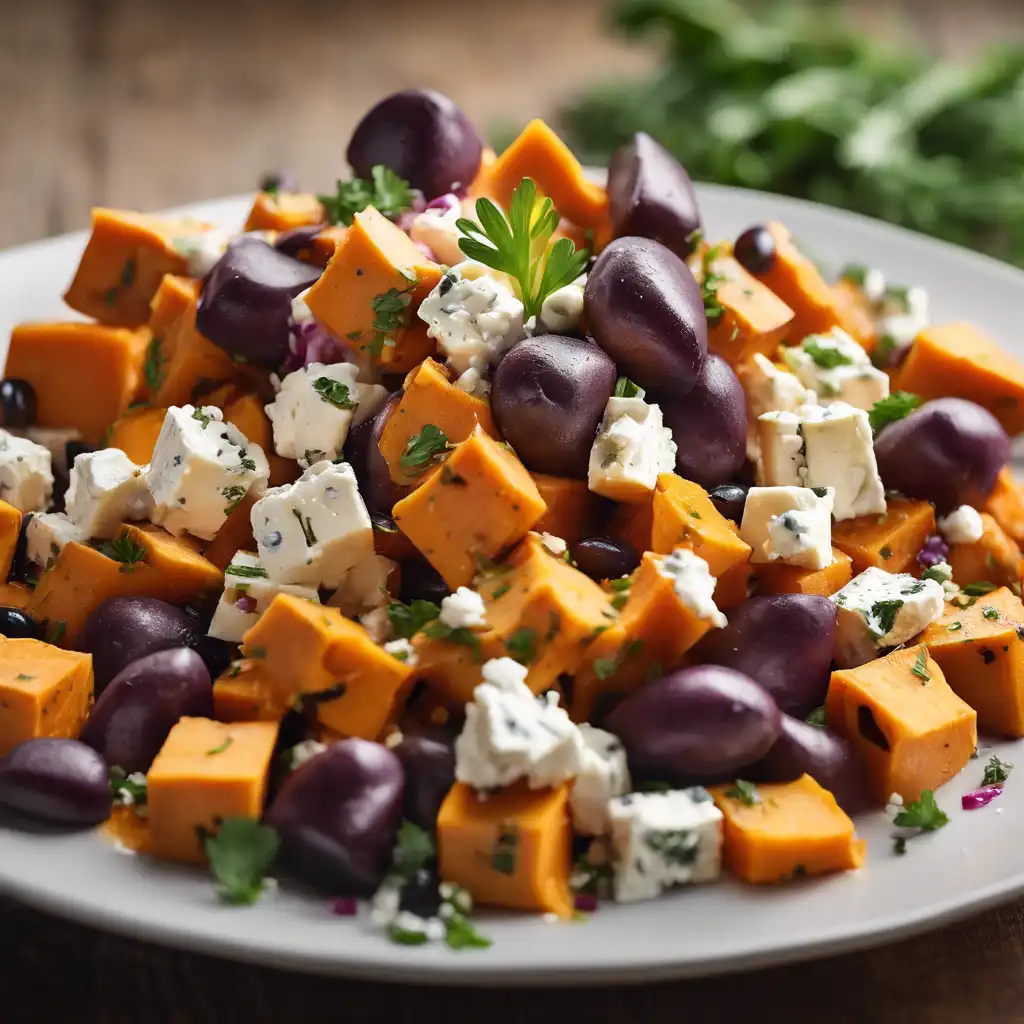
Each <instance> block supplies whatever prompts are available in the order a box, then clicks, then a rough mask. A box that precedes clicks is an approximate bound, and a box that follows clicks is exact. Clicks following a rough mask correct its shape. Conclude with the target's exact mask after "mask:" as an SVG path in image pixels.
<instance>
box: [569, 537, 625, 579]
mask: <svg viewBox="0 0 1024 1024" xmlns="http://www.w3.org/2000/svg"><path fill="white" fill-rule="evenodd" d="M569 554H570V556H571V557H572V560H573V561H574V562H575V563H576V568H577V569H579V570H580V572H583V573H586V574H587V575H588V576H589V577H590V578H591V579H592V580H597V581H598V582H600V581H601V580H617V579H618V578H619V577H620V576H628V575H629V574H630V573H631V572H632V571H633V570H634V569H635V568H636V567H637V566H638V565H639V564H640V556H639V555H638V554H637V553H636V548H634V547H633V545H632V544H630V543H629V541H628V540H619V539H617V538H616V537H585V538H584V539H583V540H581V541H577V542H576V543H575V544H572V545H570V547H569Z"/></svg>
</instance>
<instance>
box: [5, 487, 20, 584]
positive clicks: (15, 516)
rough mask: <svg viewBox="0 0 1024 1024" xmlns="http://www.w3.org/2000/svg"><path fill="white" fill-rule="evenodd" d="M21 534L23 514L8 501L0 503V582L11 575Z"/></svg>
mask: <svg viewBox="0 0 1024 1024" xmlns="http://www.w3.org/2000/svg"><path fill="white" fill-rule="evenodd" d="M20 534H21V512H20V511H19V510H18V509H16V508H15V507H14V506H13V505H8V504H7V502H6V501H0V582H4V581H6V579H7V577H8V576H9V575H10V574H11V563H12V562H13V561H14V550H15V548H17V546H18V537H19V536H20Z"/></svg>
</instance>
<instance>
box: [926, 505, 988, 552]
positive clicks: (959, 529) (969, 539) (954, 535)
mask: <svg viewBox="0 0 1024 1024" xmlns="http://www.w3.org/2000/svg"><path fill="white" fill-rule="evenodd" d="M937 525H938V528H939V533H941V534H942V536H943V537H944V538H945V539H946V542H947V543H949V544H976V543H977V542H978V541H979V540H981V538H982V537H983V536H984V534H985V524H984V523H983V522H982V521H981V514H980V513H979V512H978V510H977V509H976V508H973V507H972V506H971V505H961V506H960V507H959V508H958V509H954V510H953V511H952V512H950V513H949V515H948V516H942V517H941V518H940V519H939V521H938V523H937Z"/></svg>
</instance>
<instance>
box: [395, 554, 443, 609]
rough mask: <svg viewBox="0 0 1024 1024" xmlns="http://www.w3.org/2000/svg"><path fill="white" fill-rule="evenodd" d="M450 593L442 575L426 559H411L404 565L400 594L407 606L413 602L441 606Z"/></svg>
mask: <svg viewBox="0 0 1024 1024" xmlns="http://www.w3.org/2000/svg"><path fill="white" fill-rule="evenodd" d="M450 593H451V590H450V589H449V587H448V584H447V583H445V581H444V579H443V577H442V576H441V574H440V573H439V572H438V571H437V570H436V569H435V568H434V567H433V566H432V565H431V564H430V563H429V562H428V561H427V560H426V559H425V558H410V559H409V560H408V561H406V562H403V563H402V581H401V585H400V588H399V591H398V594H399V597H400V598H401V600H402V601H404V602H405V603H406V604H409V603H410V602H412V601H433V602H434V604H438V605H439V604H440V603H441V601H442V600H444V598H446V597H447V596H448V595H449V594H450Z"/></svg>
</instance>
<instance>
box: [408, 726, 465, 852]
mask: <svg viewBox="0 0 1024 1024" xmlns="http://www.w3.org/2000/svg"><path fill="white" fill-rule="evenodd" d="M394 751H395V754H397V755H398V759H399V760H400V761H401V762H402V767H403V768H404V769H405V816H406V817H407V818H408V819H409V820H410V821H411V822H413V824H416V825H419V827H420V828H422V829H426V830H427V831H428V832H433V831H434V829H435V828H436V827H437V814H438V811H440V810H441V804H443V803H444V798H445V797H446V796H447V795H448V791H449V790H450V789H451V788H452V786H453V785H454V784H455V746H454V743H453V741H452V738H451V737H450V736H449V735H448V734H447V733H445V732H444V731H443V730H441V729H430V730H426V729H425V730H424V731H423V732H420V733H411V734H406V735H405V736H403V737H402V742H401V743H399V744H398V746H397V747H395V748H394Z"/></svg>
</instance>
